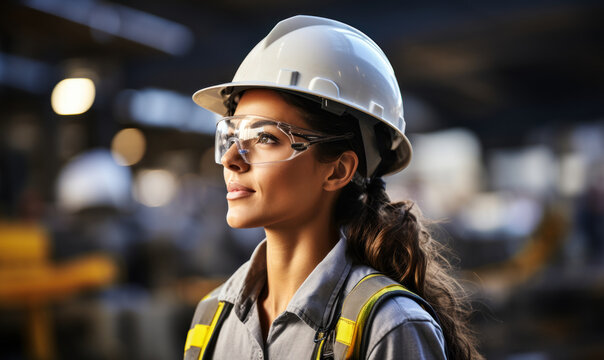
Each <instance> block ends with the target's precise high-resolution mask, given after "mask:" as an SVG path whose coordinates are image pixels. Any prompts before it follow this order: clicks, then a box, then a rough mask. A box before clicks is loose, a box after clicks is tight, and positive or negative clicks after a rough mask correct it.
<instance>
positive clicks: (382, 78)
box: [193, 15, 412, 176]
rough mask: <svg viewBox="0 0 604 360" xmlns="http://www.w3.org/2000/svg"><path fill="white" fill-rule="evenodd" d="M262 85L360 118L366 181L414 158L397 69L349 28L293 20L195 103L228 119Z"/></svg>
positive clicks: (330, 22) (312, 20)
mask: <svg viewBox="0 0 604 360" xmlns="http://www.w3.org/2000/svg"><path fill="white" fill-rule="evenodd" d="M259 87H260V88H271V89H277V90H285V91H289V92H294V93H297V94H299V95H302V96H306V97H310V98H313V99H316V100H318V101H320V102H321V103H322V106H323V108H324V109H326V110H328V111H331V112H333V113H336V114H342V113H344V112H348V113H350V114H351V115H353V116H354V117H356V118H357V119H359V125H360V129H361V133H362V136H363V145H364V147H365V156H366V164H367V171H366V174H363V175H365V176H372V175H373V176H381V175H386V174H391V173H395V172H398V171H400V170H402V169H404V168H405V167H406V166H407V165H408V164H409V162H410V160H411V154H412V151H411V145H410V143H409V140H408V139H407V138H406V137H405V135H404V132H405V120H404V118H403V101H402V97H401V92H400V89H399V87H398V83H397V80H396V77H395V75H394V70H393V69H392V66H391V65H390V62H389V61H388V59H387V58H386V55H385V54H384V52H383V51H382V50H381V49H380V48H379V47H378V46H377V45H376V44H375V43H374V42H373V41H372V40H371V39H370V38H369V37H368V36H367V35H365V34H363V33H362V32H360V31H359V30H357V29H355V28H353V27H351V26H349V25H346V24H343V23H341V22H338V21H334V20H330V19H325V18H320V17H314V16H301V15H300V16H294V17H291V18H288V19H285V20H283V21H281V22H279V23H278V24H277V25H276V26H275V27H274V28H273V30H272V31H271V32H270V33H269V34H268V35H267V36H266V37H265V38H264V39H263V40H262V41H260V43H258V45H256V47H254V48H253V49H252V51H251V52H250V53H249V54H248V55H247V57H246V58H245V60H243V62H242V63H241V65H240V66H239V69H238V70H237V73H236V74H235V77H234V78H233V81H232V82H230V83H225V84H220V85H216V86H211V87H208V88H205V89H202V90H199V91H197V92H196V93H195V94H194V95H193V100H194V101H195V103H197V104H198V105H200V106H201V107H204V108H206V109H208V110H211V111H213V112H215V113H218V114H223V115H224V114H226V113H227V111H228V109H227V104H228V100H229V97H230V96H231V95H232V94H236V93H238V92H240V91H242V90H245V89H249V88H259ZM380 124H385V125H386V126H384V125H380ZM384 130H386V131H384ZM384 135H385V136H384ZM382 161H384V162H385V163H384V164H382V165H381V166H380V167H379V168H378V165H380V162H382ZM376 169H377V170H378V171H379V173H376Z"/></svg>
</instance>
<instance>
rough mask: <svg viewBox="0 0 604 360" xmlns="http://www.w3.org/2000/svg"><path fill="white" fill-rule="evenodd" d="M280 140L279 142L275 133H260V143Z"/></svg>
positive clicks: (273, 142) (271, 142)
mask: <svg viewBox="0 0 604 360" xmlns="http://www.w3.org/2000/svg"><path fill="white" fill-rule="evenodd" d="M278 142H279V140H278V139H277V137H276V136H274V135H271V134H267V133H262V134H259V135H258V143H259V144H276V143H278Z"/></svg>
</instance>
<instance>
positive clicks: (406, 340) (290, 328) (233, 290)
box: [213, 239, 446, 360]
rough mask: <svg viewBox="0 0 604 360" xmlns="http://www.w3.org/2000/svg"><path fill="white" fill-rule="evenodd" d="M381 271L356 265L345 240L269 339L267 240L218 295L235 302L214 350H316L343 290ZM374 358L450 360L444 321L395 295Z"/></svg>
mask: <svg viewBox="0 0 604 360" xmlns="http://www.w3.org/2000/svg"><path fill="white" fill-rule="evenodd" d="M375 272H376V270H374V269H372V268H370V267H368V266H364V265H355V264H353V263H352V261H351V259H350V258H349V257H348V256H347V255H346V240H345V239H340V241H339V242H338V243H337V244H336V246H335V247H334V248H333V249H332V250H331V251H330V252H329V254H328V255H327V256H326V257H325V258H324V259H323V261H321V263H319V265H317V267H316V268H315V269H314V270H313V272H312V273H311V274H310V275H309V276H308V278H306V280H305V281H304V283H302V285H301V286H300V288H299V289H298V291H297V292H296V293H295V294H294V296H293V298H292V299H291V301H290V302H289V304H288V306H287V308H286V309H285V311H284V312H283V313H282V314H280V315H279V316H277V318H276V319H275V320H274V321H273V324H272V325H271V327H270V329H269V332H268V337H267V340H266V343H265V342H264V341H263V338H262V329H261V327H260V318H259V315H258V301H257V299H258V296H259V295H260V292H261V290H262V288H263V286H264V284H265V282H266V242H265V241H263V242H262V243H260V244H259V245H258V247H257V248H256V250H255V251H254V253H253V255H252V257H251V259H250V260H249V261H248V262H247V263H245V264H243V265H242V266H241V267H240V268H239V269H238V270H237V271H236V272H235V274H233V276H231V278H230V279H229V280H227V282H226V283H225V284H224V286H222V287H221V289H220V290H219V291H218V292H217V293H216V294H215V295H213V296H217V297H218V300H220V301H226V302H229V303H232V304H233V309H232V311H231V312H230V313H229V316H228V317H227V319H226V320H225V322H224V324H223V326H222V329H221V330H220V334H219V336H218V339H217V342H216V347H215V350H214V357H213V358H214V359H250V360H251V359H255V360H263V359H304V360H309V359H310V358H311V354H312V352H313V349H314V345H315V344H314V341H313V340H314V337H315V333H316V332H317V330H319V328H324V327H326V326H327V324H328V323H329V319H330V316H331V312H332V308H333V306H334V304H335V303H336V299H337V297H338V294H339V292H340V289H342V287H344V289H343V291H344V294H345V295H346V294H347V293H348V292H350V290H352V288H353V287H354V285H355V284H356V283H357V282H358V281H359V280H361V279H362V278H363V277H364V276H366V275H368V274H371V273H375ZM367 356H368V359H445V358H446V356H445V352H444V338H443V334H442V331H441V329H440V327H439V325H438V324H437V323H436V322H435V321H434V319H433V318H432V317H431V316H430V315H429V314H428V313H427V312H426V311H425V310H424V309H422V308H421V307H420V306H419V305H418V304H417V303H416V302H415V301H413V300H411V299H408V298H405V297H400V296H399V297H395V298H391V299H389V300H388V301H386V302H385V303H384V304H383V305H382V306H380V308H379V311H378V312H377V314H376V317H375V320H374V322H373V326H372V327H371V336H370V338H369V347H368V349H367Z"/></svg>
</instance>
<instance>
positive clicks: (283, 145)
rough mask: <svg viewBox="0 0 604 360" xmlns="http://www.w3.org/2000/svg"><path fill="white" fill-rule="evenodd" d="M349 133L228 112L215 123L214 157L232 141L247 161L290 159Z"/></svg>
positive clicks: (348, 136)
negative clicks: (334, 133)
mask: <svg viewBox="0 0 604 360" xmlns="http://www.w3.org/2000/svg"><path fill="white" fill-rule="evenodd" d="M353 136H354V135H353V134H352V133H347V134H344V135H328V134H324V133H321V132H318V131H314V130H309V129H303V128H299V127H297V126H293V125H290V124H287V123H283V122H279V121H275V120H273V119H270V118H266V117H262V116H257V115H236V116H229V117H225V118H223V119H221V120H220V121H219V122H218V124H216V143H215V153H214V159H215V160H216V163H217V164H221V163H222V157H223V156H224V155H225V154H226V152H227V151H229V149H231V147H232V146H233V145H235V146H236V147H237V152H238V153H239V155H240V156H241V158H243V160H244V161H245V162H246V163H248V164H254V165H255V164H269V163H276V162H281V161H288V160H291V159H293V158H295V157H296V156H298V155H300V154H302V153H303V152H304V151H306V150H308V148H309V147H310V146H312V145H314V144H318V143H323V142H329V141H337V140H346V139H352V137H353Z"/></svg>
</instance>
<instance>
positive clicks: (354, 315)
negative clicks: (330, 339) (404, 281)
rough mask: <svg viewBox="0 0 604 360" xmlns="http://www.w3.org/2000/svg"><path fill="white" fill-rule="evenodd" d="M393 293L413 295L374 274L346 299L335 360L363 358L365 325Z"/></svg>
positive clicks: (395, 283)
mask: <svg viewBox="0 0 604 360" xmlns="http://www.w3.org/2000/svg"><path fill="white" fill-rule="evenodd" d="M389 292H398V293H401V292H405V293H409V294H413V293H412V292H411V291H409V290H407V289H406V288H405V287H404V286H402V285H401V284H399V283H397V282H395V281H394V280H391V279H390V278H388V277H386V276H384V275H382V274H370V275H367V276H366V277H364V278H363V279H361V281H359V283H357V285H356V286H355V287H354V288H353V289H352V291H351V292H350V293H349V294H348V295H347V296H346V299H344V303H343V305H342V312H341V316H340V318H339V320H338V323H337V325H336V333H335V340H336V341H335V343H334V346H333V351H334V359H336V360H338V359H358V358H359V354H360V353H361V343H362V338H363V330H364V327H365V323H366V321H367V319H368V317H369V315H370V314H371V310H372V309H373V307H374V305H375V304H376V302H378V300H379V299H380V298H381V297H382V296H384V295H386V294H387V293H389ZM413 295H414V296H413V297H415V296H417V295H415V294H413Z"/></svg>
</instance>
